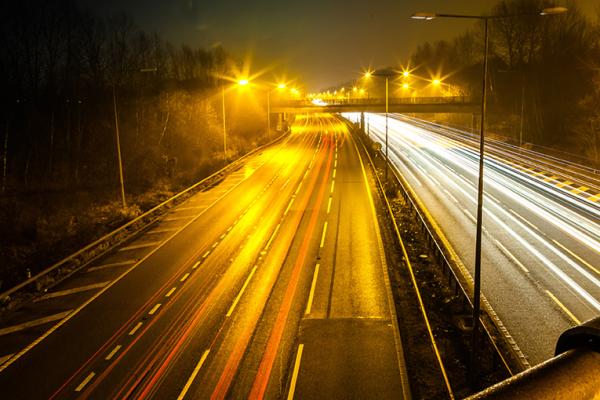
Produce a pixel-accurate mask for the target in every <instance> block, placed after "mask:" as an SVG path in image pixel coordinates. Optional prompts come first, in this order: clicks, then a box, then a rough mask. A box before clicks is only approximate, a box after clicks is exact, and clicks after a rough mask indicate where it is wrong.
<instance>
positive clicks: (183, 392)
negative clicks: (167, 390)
mask: <svg viewBox="0 0 600 400" xmlns="http://www.w3.org/2000/svg"><path fill="white" fill-rule="evenodd" d="M209 352H210V350H205V351H204V354H202V357H200V361H198V364H196V367H195V368H194V370H193V371H192V374H191V375H190V377H189V378H188V380H187V382H186V383H185V386H184V387H183V389H182V390H181V393H179V396H177V400H183V398H184V397H185V395H186V394H187V392H188V390H190V386H192V383H193V382H194V379H196V375H198V372H199V371H200V368H202V364H204V361H206V357H208V353H209Z"/></svg>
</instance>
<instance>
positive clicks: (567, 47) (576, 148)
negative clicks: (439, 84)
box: [411, 0, 600, 163]
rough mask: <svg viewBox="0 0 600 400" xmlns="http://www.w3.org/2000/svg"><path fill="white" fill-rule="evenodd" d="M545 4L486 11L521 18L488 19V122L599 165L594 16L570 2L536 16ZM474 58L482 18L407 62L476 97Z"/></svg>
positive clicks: (528, 1) (536, 0) (598, 55)
mask: <svg viewBox="0 0 600 400" xmlns="http://www.w3.org/2000/svg"><path fill="white" fill-rule="evenodd" d="M550 6H552V4H550V2H548V1H545V0H542V1H540V0H501V1H499V2H498V3H496V5H495V6H494V7H493V9H492V10H491V14H492V15H519V14H521V16H514V17H507V18H498V19H493V20H490V27H489V46H490V47H489V67H488V68H489V70H488V71H489V82H488V85H489V89H490V91H489V93H490V95H489V98H488V105H489V124H490V125H489V128H490V130H495V131H497V132H498V133H501V134H503V135H506V136H508V137H510V138H512V139H513V140H514V141H515V142H518V141H519V136H520V135H522V139H523V142H529V143H533V144H535V145H541V146H548V147H552V148H555V149H561V150H567V151H569V152H571V153H574V154H577V155H582V156H585V157H587V158H589V159H592V160H594V161H595V162H596V163H600V109H599V108H598V104H600V22H599V21H600V15H598V16H596V18H593V16H586V15H584V14H583V12H582V11H581V10H580V9H579V8H578V7H577V4H576V2H574V1H570V2H568V4H567V8H568V12H567V13H565V14H560V15H549V16H540V15H536V11H538V10H540V9H543V8H545V7H550ZM599 12H600V10H599ZM522 14H526V15H522ZM482 59H483V23H481V24H480V25H479V26H477V27H475V28H474V29H471V30H469V31H467V32H466V33H464V34H462V35H460V36H459V37H457V38H455V39H454V40H450V41H448V40H442V41H438V42H435V43H424V44H422V45H420V46H418V48H417V49H416V51H415V52H414V53H413V55H412V57H411V64H412V65H414V66H417V67H418V68H420V69H429V70H430V71H431V72H432V73H437V72H441V73H442V74H449V76H448V78H447V79H446V81H445V82H446V83H448V84H451V85H456V86H457V87H459V88H461V90H462V91H463V92H464V94H467V95H474V96H478V95H479V94H480V93H481V71H482Z"/></svg>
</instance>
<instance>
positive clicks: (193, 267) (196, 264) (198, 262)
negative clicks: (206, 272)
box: [192, 261, 200, 269]
mask: <svg viewBox="0 0 600 400" xmlns="http://www.w3.org/2000/svg"><path fill="white" fill-rule="evenodd" d="M199 265H200V261H196V263H195V264H194V265H193V266H192V269H196V268H198V266H199Z"/></svg>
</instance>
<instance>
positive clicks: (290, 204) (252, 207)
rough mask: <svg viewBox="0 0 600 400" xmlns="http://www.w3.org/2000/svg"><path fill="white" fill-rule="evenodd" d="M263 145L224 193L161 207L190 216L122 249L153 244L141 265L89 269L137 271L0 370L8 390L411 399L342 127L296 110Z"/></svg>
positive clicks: (37, 394) (375, 241)
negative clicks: (284, 130)
mask: <svg viewBox="0 0 600 400" xmlns="http://www.w3.org/2000/svg"><path fill="white" fill-rule="evenodd" d="M256 158H257V159H260V163H255V164H251V163H249V164H248V165H253V166H254V167H252V168H249V167H244V168H243V170H241V171H238V172H236V174H237V175H238V177H235V179H238V178H239V179H238V180H237V181H235V182H236V183H235V184H233V185H231V187H230V188H229V189H228V191H226V192H224V193H223V195H222V197H221V198H219V199H215V201H214V202H213V203H209V204H210V205H208V206H207V204H206V202H205V200H201V199H200V200H197V201H196V200H194V198H192V199H190V201H188V202H186V203H185V204H182V205H181V206H180V209H174V210H173V211H172V212H171V213H170V216H169V217H167V218H165V223H166V224H175V223H178V222H179V223H183V224H186V225H185V228H183V229H181V230H171V229H173V228H172V226H173V225H166V226H161V227H158V228H152V229H151V230H150V232H149V233H148V234H149V235H150V236H149V237H152V235H156V234H157V233H155V232H152V231H153V230H163V231H165V232H159V234H160V233H165V234H167V235H171V236H172V238H171V239H169V240H167V241H160V242H159V243H158V244H156V247H154V248H152V249H151V250H150V251H148V250H145V247H139V248H136V249H132V250H127V251H124V252H125V253H127V252H129V251H138V250H140V251H141V250H144V251H146V253H144V254H145V255H144V256H142V259H141V260H140V261H139V262H136V261H133V260H131V259H117V260H108V261H106V262H105V263H104V264H101V265H97V266H95V267H96V269H95V270H92V272H85V273H83V274H85V275H87V276H89V275H91V274H101V273H107V274H108V273H109V271H112V270H113V269H114V268H125V269H128V270H126V273H124V274H123V275H122V276H121V277H120V278H119V279H117V280H116V281H110V282H111V283H109V284H108V285H107V286H106V287H105V288H103V289H101V292H98V294H97V296H95V297H94V298H93V300H91V301H90V302H89V304H86V305H85V306H84V307H82V308H81V309H80V310H78V312H77V313H76V314H73V316H72V317H71V318H70V319H69V320H68V321H66V322H65V323H64V324H62V325H61V326H60V327H59V328H58V329H56V330H55V331H53V332H52V333H51V334H49V335H48V336H47V337H45V338H44V339H43V340H41V341H40V342H39V343H38V344H37V345H36V346H34V347H32V348H31V349H30V350H29V351H27V352H25V353H23V354H22V355H21V356H20V357H19V358H18V359H16V360H15V361H14V362H12V363H11V364H10V365H8V366H7V367H6V368H5V369H4V371H2V373H0V386H1V387H2V388H3V395H6V396H7V398H73V397H81V398H122V397H135V398H147V397H154V398H182V399H183V398H209V397H211V396H212V397H213V398H225V397H228V398H231V397H247V396H248V395H250V394H252V395H253V396H254V395H255V397H256V398H262V397H266V398H273V397H282V396H284V395H285V393H287V392H288V390H289V389H290V388H291V387H292V386H293V387H294V390H295V393H296V397H297V398H315V397H321V396H322V395H323V393H328V394H330V395H332V396H334V395H338V396H342V397H348V396H352V395H353V393H354V395H355V394H361V395H362V394H366V393H374V391H375V390H376V388H378V389H377V390H379V393H381V394H382V395H383V397H385V398H392V397H394V398H396V397H401V396H404V395H406V396H408V384H407V383H406V382H405V381H403V378H404V376H405V370H404V360H403V357H402V353H401V348H399V346H400V341H399V336H398V330H397V327H396V325H395V323H396V319H395V311H394V305H393V303H391V302H390V297H389V294H390V288H389V283H388V282H387V280H386V279H387V269H386V265H385V259H384V255H383V251H382V245H381V239H380V238H379V236H378V235H379V234H378V227H377V222H376V220H374V218H375V215H374V211H373V208H372V204H371V200H370V198H369V192H368V187H367V184H366V173H365V172H364V171H363V169H362V166H361V162H360V159H359V155H358V150H357V148H356V147H355V145H354V142H353V140H352V138H351V137H350V136H349V133H348V131H347V130H346V127H345V125H344V124H343V123H341V122H340V121H339V120H337V119H336V118H334V117H332V116H327V115H316V116H298V118H297V121H296V123H295V125H294V127H293V131H292V134H291V135H290V136H289V138H288V139H287V140H285V141H283V142H281V143H279V144H277V145H275V146H272V147H271V148H269V149H266V150H264V151H263V152H262V153H261V154H259V155H257V156H256ZM232 179H233V178H232ZM224 184H227V179H226V180H225V181H224ZM217 188H218V187H217ZM198 211H199V213H198ZM174 218H185V219H183V220H181V221H183V222H180V221H179V219H177V220H175V219H174ZM180 226H184V225H180ZM145 241H146V242H147V243H150V242H152V239H148V238H146V239H145ZM141 243H144V241H143V240H141V241H140V242H139V243H132V244H130V245H128V246H129V247H133V246H138V245H139V244H141ZM120 253H123V252H120ZM132 262H133V264H132ZM317 262H318V263H319V264H320V266H321V271H322V273H321V274H316V275H315V274H314V268H315V265H316V263H317ZM98 267H102V268H98ZM309 299H311V300H310V301H311V302H313V301H314V305H313V309H312V310H311V311H310V312H308V313H307V314H306V315H305V312H306V310H307V303H308V301H309ZM45 301H50V300H45ZM299 344H302V346H303V348H304V349H305V351H304V361H301V360H298V362H297V363H296V362H295V358H296V355H297V354H298V350H297V349H298V345H299ZM373 352H376V353H378V354H381V356H380V357H373V356H372V353H373ZM319 359H321V361H319ZM324 368H325V369H324ZM32 370H34V371H35V374H31V371H32ZM331 370H333V371H331ZM324 372H329V375H327V374H325V373H324ZM24 377H26V382H27V384H25V380H24ZM292 381H293V383H292ZM319 387H320V388H322V389H321V391H320V392H319V391H318V390H317V389H316V388H319ZM323 390H324V391H323Z"/></svg>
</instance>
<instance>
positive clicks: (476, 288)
mask: <svg viewBox="0 0 600 400" xmlns="http://www.w3.org/2000/svg"><path fill="white" fill-rule="evenodd" d="M567 11H568V10H567V9H566V8H565V7H551V8H544V9H542V10H539V11H538V12H531V13H520V14H509V15H461V14H437V13H426V12H418V13H415V14H413V15H412V16H411V18H412V19H418V20H425V21H430V20H432V19H434V18H466V19H478V20H482V21H483V22H484V25H483V26H484V30H483V31H484V39H483V42H484V46H483V73H482V89H481V126H480V133H479V182H478V186H477V228H476V233H475V235H476V236H475V274H474V275H475V276H474V285H473V330H472V332H471V362H470V373H469V379H470V381H471V384H472V385H475V384H476V383H477V375H478V364H479V359H478V354H479V349H478V342H479V313H480V300H481V299H480V297H481V230H482V224H483V221H482V219H483V161H484V145H485V140H484V133H485V116H486V115H485V113H486V107H487V74H488V47H489V43H488V21H489V20H490V19H501V18H510V17H520V16H525V15H556V14H562V13H565V12H567ZM434 82H435V81H434ZM434 84H435V83H434Z"/></svg>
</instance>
